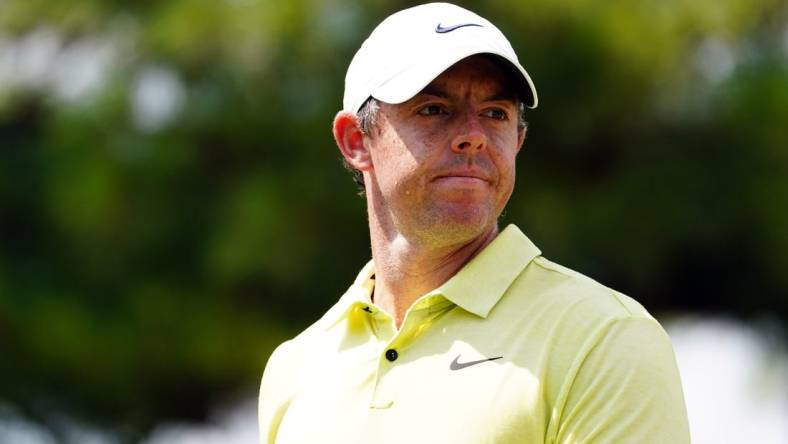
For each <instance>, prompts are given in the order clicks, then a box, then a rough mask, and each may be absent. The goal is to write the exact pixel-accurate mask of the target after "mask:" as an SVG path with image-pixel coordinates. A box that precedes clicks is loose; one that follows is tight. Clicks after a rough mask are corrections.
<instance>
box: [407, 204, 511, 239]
mask: <svg viewBox="0 0 788 444" xmlns="http://www.w3.org/2000/svg"><path fill="white" fill-rule="evenodd" d="M444 210H445V211H441V212H440V213H439V214H431V215H430V217H428V218H427V219H426V220H424V221H422V222H423V223H422V224H420V225H421V230H419V231H420V232H421V233H420V234H421V236H420V237H424V238H430V239H432V240H433V241H440V243H443V244H455V243H467V242H470V241H472V240H473V239H475V238H477V237H479V236H484V235H486V234H487V233H488V232H489V231H490V230H491V229H493V228H494V227H495V226H496V220H497V218H496V217H492V215H491V214H490V212H489V211H485V210H482V209H480V208H475V207H472V208H467V207H465V208H463V207H460V208H457V207H450V208H447V209H444Z"/></svg>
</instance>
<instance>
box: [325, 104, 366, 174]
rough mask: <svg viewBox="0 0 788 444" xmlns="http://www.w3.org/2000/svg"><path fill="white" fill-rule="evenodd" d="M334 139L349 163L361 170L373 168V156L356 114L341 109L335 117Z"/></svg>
mask: <svg viewBox="0 0 788 444" xmlns="http://www.w3.org/2000/svg"><path fill="white" fill-rule="evenodd" d="M334 139H335V140H336V142H337V146H338V147H339V151H340V152H342V157H344V158H345V160H346V161H347V163H348V164H350V166H352V167H353V168H355V169H357V170H359V171H369V170H371V169H372V157H371V156H370V155H369V150H368V149H367V147H366V146H365V145H364V134H363V133H362V132H361V128H359V126H358V120H357V119H356V115H355V114H353V113H351V112H349V111H340V112H338V113H337V115H336V117H334Z"/></svg>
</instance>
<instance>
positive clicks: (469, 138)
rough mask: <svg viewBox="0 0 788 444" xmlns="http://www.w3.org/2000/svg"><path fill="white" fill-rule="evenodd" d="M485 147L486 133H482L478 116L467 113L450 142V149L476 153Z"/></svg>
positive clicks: (470, 153) (457, 151)
mask: <svg viewBox="0 0 788 444" xmlns="http://www.w3.org/2000/svg"><path fill="white" fill-rule="evenodd" d="M486 147H487V135H486V134H485V133H484V131H483V129H482V126H481V123H480V122H479V117H478V116H476V115H468V116H467V117H466V118H465V121H464V122H462V124H461V126H460V128H459V132H458V134H457V135H456V136H455V137H454V139H453V140H452V142H451V149H452V151H454V152H455V153H457V154H463V153H464V154H469V155H473V154H477V153H479V152H481V151H482V150H484V149H485V148H486Z"/></svg>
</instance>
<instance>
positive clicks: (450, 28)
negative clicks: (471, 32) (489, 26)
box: [435, 23, 482, 34]
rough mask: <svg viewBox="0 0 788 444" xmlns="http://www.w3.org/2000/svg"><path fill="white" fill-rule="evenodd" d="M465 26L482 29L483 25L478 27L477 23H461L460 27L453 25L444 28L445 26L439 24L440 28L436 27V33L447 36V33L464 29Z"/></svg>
mask: <svg viewBox="0 0 788 444" xmlns="http://www.w3.org/2000/svg"><path fill="white" fill-rule="evenodd" d="M464 26H479V27H481V26H482V25H478V24H476V23H460V24H459V25H452V26H446V27H443V26H441V24H440V23H438V26H436V27H435V32H437V33H438V34H445V33H447V32H452V31H454V30H455V29H457V28H462V27H464Z"/></svg>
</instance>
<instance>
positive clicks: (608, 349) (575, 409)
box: [555, 318, 690, 444]
mask: <svg viewBox="0 0 788 444" xmlns="http://www.w3.org/2000/svg"><path fill="white" fill-rule="evenodd" d="M555 442H556V443H560V444H580V443H584V444H585V443H588V444H590V443H664V444H683V443H689V442H690V437H689V425H688V422H687V411H686V406H685V404H684V395H683V392H682V389H681V380H680V378H679V372H678V368H677V366H676V359H675V355H674V353H673V347H672V345H671V343H670V340H669V338H668V336H667V334H666V333H665V331H664V330H663V329H662V327H661V326H660V325H659V323H657V322H656V321H655V320H654V319H652V318H627V319H621V320H616V321H614V322H612V323H611V324H610V325H608V326H607V328H606V329H605V330H604V331H603V332H602V333H601V334H600V337H599V340H598V341H596V343H595V344H594V345H593V346H592V347H591V348H590V350H589V351H588V353H587V354H586V356H585V357H584V358H583V359H582V362H581V363H580V365H579V368H578V370H577V373H576V374H575V377H574V379H573V381H572V383H571V387H570V389H569V393H568V395H567V397H566V401H565V403H564V406H563V409H562V413H561V416H560V426H559V427H558V433H557V436H556V440H555Z"/></svg>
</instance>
